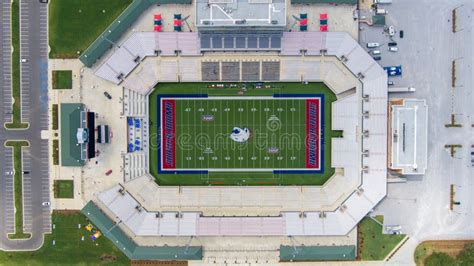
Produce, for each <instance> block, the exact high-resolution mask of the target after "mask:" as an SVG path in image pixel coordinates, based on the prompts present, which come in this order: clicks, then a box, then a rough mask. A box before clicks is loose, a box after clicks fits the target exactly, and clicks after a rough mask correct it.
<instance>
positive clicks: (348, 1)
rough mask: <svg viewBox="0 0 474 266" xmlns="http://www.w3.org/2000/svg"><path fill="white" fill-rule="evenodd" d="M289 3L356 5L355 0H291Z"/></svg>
mask: <svg viewBox="0 0 474 266" xmlns="http://www.w3.org/2000/svg"><path fill="white" fill-rule="evenodd" d="M291 4H293V5H297V4H304V5H307V4H335V5H344V4H345V5H357V0H291Z"/></svg>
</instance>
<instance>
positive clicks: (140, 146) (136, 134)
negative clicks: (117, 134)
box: [127, 117, 149, 153]
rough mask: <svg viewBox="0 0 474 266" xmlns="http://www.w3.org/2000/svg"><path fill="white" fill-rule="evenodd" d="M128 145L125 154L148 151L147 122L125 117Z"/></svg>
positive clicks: (142, 119) (141, 119)
mask: <svg viewBox="0 0 474 266" xmlns="http://www.w3.org/2000/svg"><path fill="white" fill-rule="evenodd" d="M127 126H128V127H127V132H128V145H127V152H129V153H130V152H137V151H143V150H147V149H148V138H149V136H148V121H147V119H144V118H137V117H127Z"/></svg>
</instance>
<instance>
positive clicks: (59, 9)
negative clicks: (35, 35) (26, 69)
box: [49, 0, 132, 58]
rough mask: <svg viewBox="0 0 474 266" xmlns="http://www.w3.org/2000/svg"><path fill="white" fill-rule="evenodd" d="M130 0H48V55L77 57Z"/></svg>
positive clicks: (52, 56)
mask: <svg viewBox="0 0 474 266" xmlns="http://www.w3.org/2000/svg"><path fill="white" fill-rule="evenodd" d="M131 2H132V0H101V1H97V0H51V1H50V3H49V46H50V47H51V51H50V53H49V57H50V58H77V57H79V55H80V53H82V52H83V51H84V50H85V49H86V48H87V47H88V46H89V45H90V44H91V43H92V42H93V41H94V40H95V39H96V38H97V37H98V36H99V35H100V34H101V33H102V32H103V31H104V30H105V29H106V28H107V27H108V26H109V25H110V24H111V23H112V22H113V21H114V19H115V18H117V17H118V16H119V15H120V13H122V12H123V10H124V9H125V8H126V7H127V6H128V5H129V4H130V3H131ZM78 51H79V53H78Z"/></svg>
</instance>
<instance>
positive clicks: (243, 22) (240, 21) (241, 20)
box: [234, 19, 246, 25]
mask: <svg viewBox="0 0 474 266" xmlns="http://www.w3.org/2000/svg"><path fill="white" fill-rule="evenodd" d="M245 22H246V21H245V19H239V20H236V21H235V22H234V23H235V24H240V25H241V24H245Z"/></svg>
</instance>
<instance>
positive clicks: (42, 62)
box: [0, 0, 51, 250]
mask: <svg viewBox="0 0 474 266" xmlns="http://www.w3.org/2000/svg"><path fill="white" fill-rule="evenodd" d="M0 8H1V10H0V13H1V14H2V21H1V22H2V25H1V27H0V28H1V30H2V32H1V36H0V39H1V40H2V41H1V48H0V49H1V51H0V52H1V59H0V60H2V61H1V62H2V64H3V63H8V64H3V65H2V68H1V73H0V84H1V86H2V90H1V92H0V95H1V97H2V101H0V110H3V111H4V114H3V115H1V116H0V120H1V121H0V123H1V124H4V123H5V122H7V121H11V69H10V65H11V64H10V63H9V62H11V50H10V48H8V46H10V43H11V32H10V29H9V23H10V18H11V12H10V1H9V0H2V1H1V6H0ZM47 10H48V8H47V5H46V4H42V3H39V1H27V0H23V1H21V2H20V57H21V58H26V59H27V60H28V62H27V63H22V64H21V98H22V102H21V107H22V122H27V123H29V125H30V126H29V128H28V129H26V130H6V129H5V128H4V127H1V128H0V142H1V143H3V142H4V141H5V140H9V139H15V140H20V139H21V140H28V141H29V142H30V147H28V148H24V149H23V171H29V172H30V174H25V175H23V229H24V231H25V232H28V233H31V234H32V237H31V238H30V239H27V240H10V239H8V237H7V234H9V233H12V232H13V230H14V218H13V217H14V208H13V204H14V198H13V175H10V174H7V172H8V171H12V169H13V163H12V158H11V154H12V150H11V148H6V147H4V146H3V145H1V147H0V154H4V158H2V159H3V160H1V162H0V169H1V172H0V213H2V215H1V217H0V232H1V233H0V249H2V250H35V249H38V248H40V247H41V246H42V244H43V240H44V234H45V233H48V232H51V210H50V208H49V207H43V206H42V205H41V204H42V202H45V201H50V199H49V198H50V184H49V166H48V160H49V157H50V156H49V153H48V141H47V140H42V139H41V131H42V130H47V129H48V94H47V90H48V84H47V73H48V72H47V71H48V61H47V60H48V42H47V22H48V21H47ZM7 66H8V67H7Z"/></svg>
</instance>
